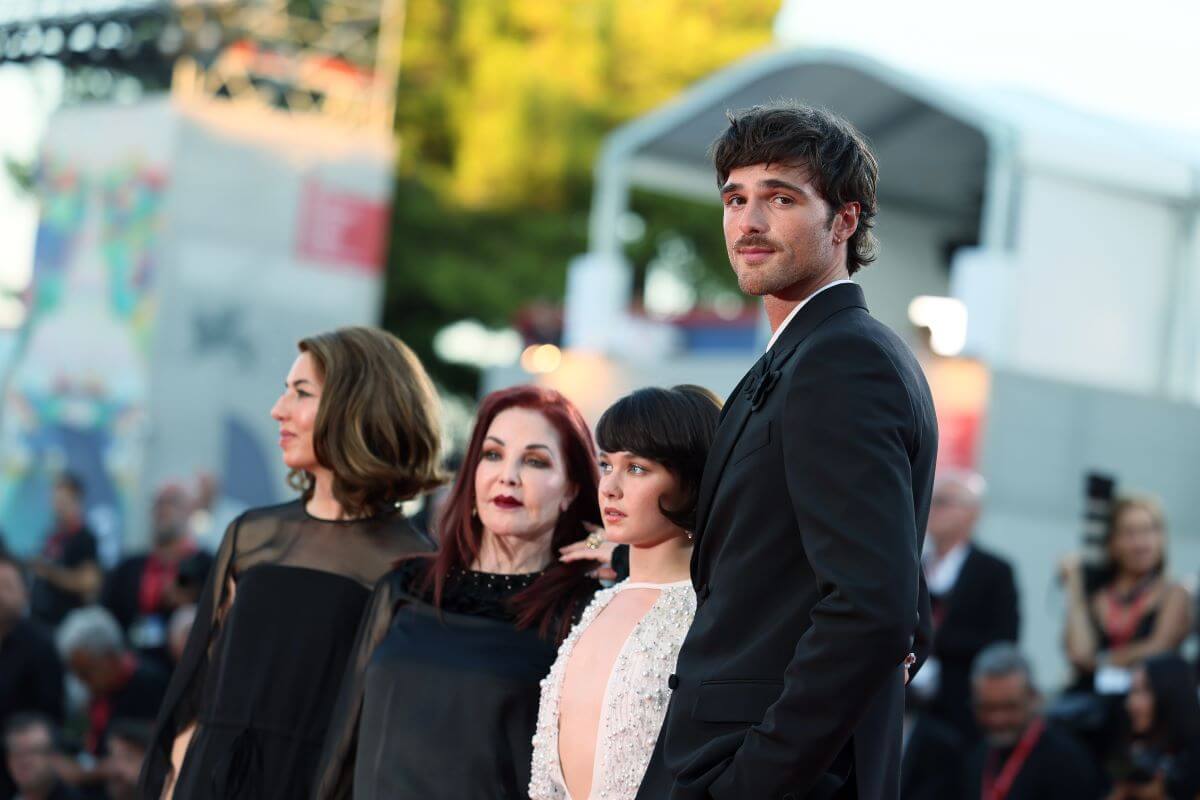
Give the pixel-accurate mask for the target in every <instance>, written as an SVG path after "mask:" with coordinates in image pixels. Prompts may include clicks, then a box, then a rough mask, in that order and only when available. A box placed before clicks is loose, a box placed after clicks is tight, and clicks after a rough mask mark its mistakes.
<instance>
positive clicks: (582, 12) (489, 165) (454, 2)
mask: <svg viewBox="0 0 1200 800" xmlns="http://www.w3.org/2000/svg"><path fill="white" fill-rule="evenodd" d="M778 7H779V0H710V2H696V0H507V1H505V0H408V2H407V8H406V25H405V28H406V31H405V40H404V49H403V61H402V67H401V75H400V83H399V88H398V97H397V134H398V138H399V142H400V157H399V164H398V175H397V182H396V194H395V205H394V220H393V223H394V228H393V241H392V246H391V253H390V263H389V270H388V291H387V302H386V307H385V314H384V321H385V324H386V325H387V326H388V327H389V328H391V329H392V330H394V331H396V332H397V333H398V334H399V335H400V336H402V337H404V338H405V339H406V340H407V341H408V342H409V343H410V344H411V345H412V346H413V347H414V348H416V349H417V351H418V352H419V353H420V354H421V356H422V357H423V358H424V359H426V363H427V364H428V365H429V366H430V368H431V369H432V370H433V371H434V373H435V374H436V375H437V376H438V377H439V378H440V379H441V380H442V381H443V382H444V383H445V384H446V385H447V386H448V387H449V388H451V389H454V390H458V391H465V392H471V391H473V389H474V376H473V374H472V373H471V372H470V371H467V370H461V369H456V368H453V367H452V366H450V365H446V364H442V363H440V362H439V361H438V360H437V358H436V357H435V355H434V353H433V349H432V342H433V337H434V334H435V333H436V332H437V331H438V330H439V329H440V328H442V327H443V326H445V325H446V324H448V323H450V322H453V321H455V320H458V319H463V318H466V317H471V318H475V319H478V320H480V321H481V322H483V323H485V324H488V325H493V326H499V325H504V324H507V323H508V322H510V320H511V319H512V317H513V315H514V313H515V312H516V311H518V310H519V309H520V308H521V307H523V306H525V305H527V304H530V303H534V302H538V301H542V302H552V303H558V302H560V301H561V298H562V294H563V289H564V283H565V276H566V266H567V263H568V261H569V259H570V258H571V257H572V256H574V255H576V254H579V253H582V252H583V251H584V250H585V249H586V246H587V241H586V234H587V213H588V206H589V203H590V196H591V195H590V193H591V172H592V162H593V159H594V158H595V155H596V152H597V149H598V147H599V145H600V143H601V140H602V138H603V136H604V135H605V133H607V132H608V131H609V130H611V129H612V128H613V127H615V126H616V125H619V124H620V123H622V122H624V121H626V120H628V119H630V118H632V117H635V116H637V115H639V114H641V113H644V112H646V111H647V110H649V109H651V108H654V107H655V106H657V105H659V104H660V103H662V102H664V101H666V100H668V99H669V98H671V97H672V96H674V95H675V94H677V93H678V92H679V91H680V90H682V89H683V88H685V87H686V86H687V85H688V84H690V83H692V82H694V81H696V80H698V79H700V78H702V77H704V76H706V75H708V74H709V73H711V72H713V71H715V70H717V69H720V68H721V67H723V66H725V65H726V64H728V63H730V62H731V61H734V60H736V59H738V58H740V57H742V56H744V55H746V54H748V53H749V52H751V51H753V50H755V49H758V48H760V47H762V46H764V45H765V44H766V43H768V41H769V40H770V26H771V22H772V20H773V18H774V16H775V13H776V12H777V10H778ZM634 210H635V211H636V212H637V213H639V214H640V215H641V216H642V217H643V219H644V220H645V222H646V232H645V234H644V235H643V236H642V237H641V239H640V240H639V241H638V242H635V243H632V244H631V245H630V248H629V256H630V259H631V260H632V261H633V262H634V264H635V267H637V268H638V269H639V270H641V269H644V268H645V264H646V263H647V261H648V260H649V259H650V258H652V257H653V256H654V253H655V249H656V246H657V245H656V243H658V242H660V241H661V240H662V238H663V237H668V236H670V237H682V238H683V239H685V240H687V241H688V242H689V243H690V246H691V248H692V250H693V251H694V252H695V253H696V254H697V256H696V257H697V262H698V264H699V265H700V268H701V269H703V268H706V267H705V266H704V265H708V266H707V268H708V269H710V270H712V271H713V272H714V274H713V276H712V280H713V281H716V282H720V281H722V280H728V278H727V275H726V274H727V272H728V267H727V264H726V262H725V257H724V249H723V244H722V242H721V235H720V230H719V225H718V222H717V220H718V212H717V210H716V207H715V206H706V205H699V204H692V203H684V202H679V201H676V200H670V201H667V200H665V199H664V198H660V197H652V196H649V195H638V196H637V197H636V198H635V202H634Z"/></svg>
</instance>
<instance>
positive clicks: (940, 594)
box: [912, 470, 1021, 743]
mask: <svg viewBox="0 0 1200 800" xmlns="http://www.w3.org/2000/svg"><path fill="white" fill-rule="evenodd" d="M984 491H985V485H984V481H983V478H982V477H980V476H979V475H976V474H975V473H972V472H967V471H963V470H939V472H938V476H937V479H936V480H935V482H934V486H933V499H932V501H931V504H930V509H929V525H928V540H927V546H926V548H925V552H924V554H923V558H922V561H923V564H924V568H925V579H926V581H927V582H928V585H929V594H930V599H931V602H932V604H933V624H934V636H933V653H932V655H931V656H930V658H929V662H928V663H927V664H926V665H925V666H924V668H923V669H922V671H921V674H920V676H918V677H917V679H916V680H915V681H914V682H913V686H912V688H913V690H914V691H915V692H917V693H918V694H920V695H922V696H923V697H925V698H927V710H928V711H929V713H930V714H932V715H933V716H935V717H937V718H938V719H940V720H942V721H943V722H945V723H946V724H947V725H950V726H951V727H953V728H954V729H955V730H956V731H958V732H959V734H960V735H961V736H962V737H963V738H964V739H965V740H967V741H968V742H971V743H973V742H975V741H977V740H978V738H979V729H978V728H977V727H976V724H975V715H974V713H973V711H972V708H971V664H972V662H974V661H975V657H976V656H977V655H979V653H980V651H982V650H983V649H984V648H985V647H987V646H988V645H989V644H992V643H993V642H1002V641H1003V642H1015V641H1017V633H1018V629H1019V628H1020V622H1021V618H1020V611H1019V610H1018V604H1017V584H1016V580H1015V579H1014V578H1013V570H1012V567H1011V566H1009V564H1008V562H1007V561H1004V560H1003V559H1001V558H998V557H997V556H995V555H992V554H991V553H989V552H988V551H987V550H984V549H983V548H981V547H979V546H978V545H975V544H973V543H972V541H971V537H972V535H973V534H974V532H975V525H976V523H977V522H978V521H979V512H980V510H981V507H982V504H983V497H984Z"/></svg>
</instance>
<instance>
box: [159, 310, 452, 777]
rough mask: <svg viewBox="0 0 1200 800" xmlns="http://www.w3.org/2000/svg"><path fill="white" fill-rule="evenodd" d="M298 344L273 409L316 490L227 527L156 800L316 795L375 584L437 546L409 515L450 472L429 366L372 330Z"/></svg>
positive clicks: (172, 700)
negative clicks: (398, 564)
mask: <svg viewBox="0 0 1200 800" xmlns="http://www.w3.org/2000/svg"><path fill="white" fill-rule="evenodd" d="M299 349H300V354H299V355H298V356H297V357H296V360H295V362H294V363H293V365H292V368H291V370H290V372H289V373H288V376H287V379H286V381H285V387H284V392H283V394H282V395H281V396H280V398H279V400H278V401H277V402H276V403H275V406H274V408H272V410H271V416H272V418H273V419H275V420H276V422H278V424H279V446H280V449H281V450H282V456H283V462H284V464H285V465H287V466H288V467H289V468H290V469H291V477H290V479H289V482H290V483H292V484H293V486H294V487H295V488H297V489H299V490H300V491H301V497H299V498H298V499H296V500H293V501H292V502H289V503H284V504H283V505H278V506H272V507H269V508H258V509H252V510H250V511H247V512H246V513H244V514H242V515H241V516H240V517H239V518H238V519H236V520H235V521H234V522H233V523H232V524H231V525H230V526H229V529H228V530H227V531H226V533H225V538H224V540H223V541H222V543H221V547H220V549H219V551H218V554H217V559H216V563H215V565H214V568H213V569H212V571H211V573H210V575H209V578H208V583H207V586H206V587H205V589H204V592H203V594H202V596H201V598H200V602H199V606H198V610H197V614H196V622H195V626H194V627H193V628H192V632H191V635H190V636H189V638H188V643H187V646H186V648H185V650H184V654H183V658H182V660H181V661H180V663H179V665H178V667H176V670H175V674H174V676H173V677H172V680H171V685H170V688H169V689H168V692H167V699H166V701H165V702H164V704H163V707H162V709H161V711H160V714H159V720H158V724H157V728H156V732H155V738H154V742H153V745H152V748H151V750H150V752H149V754H148V755H147V759H146V763H145V765H144V767H143V770H142V778H141V788H140V792H141V796H142V797H144V798H147V800H150V799H156V798H159V797H170V796H172V795H173V796H174V797H175V798H188V799H190V798H206V799H207V798H214V799H215V798H220V800H230V799H231V798H255V800H263V799H264V798H280V799H281V800H282V798H296V797H307V796H309V795H310V794H311V792H312V784H313V779H314V776H315V769H316V763H317V758H318V756H319V755H320V748H321V742H322V741H323V738H324V734H325V730H326V727H327V726H328V723H329V718H330V713H331V711H332V709H333V703H334V699H335V697H336V693H337V686H338V682H339V680H340V679H341V676H342V674H343V673H344V672H345V668H346V662H347V659H348V657H349V655H350V653H351V647H352V645H353V642H354V631H355V629H356V628H357V626H358V623H359V619H360V618H361V616H362V613H363V610H364V609H365V608H366V605H367V601H368V599H369V597H370V593H371V590H372V588H373V587H374V585H375V583H376V582H377V581H378V579H379V578H380V577H381V576H382V575H383V573H384V572H385V571H386V570H387V568H388V565H390V564H391V563H393V562H394V561H395V560H396V559H397V558H400V557H402V556H404V555H407V554H411V553H417V552H428V551H429V550H431V549H432V544H431V543H430V542H429V541H428V540H427V539H426V538H425V537H424V536H422V535H421V534H419V533H417V532H416V531H415V530H414V529H413V528H412V527H411V526H410V525H409V524H408V522H407V521H406V520H405V518H404V516H403V515H402V514H401V512H400V509H399V506H400V504H401V502H402V501H404V500H407V499H409V498H412V497H414V496H416V495H417V494H419V493H420V492H422V491H425V490H426V489H430V488H432V487H434V486H436V485H437V484H438V483H439V480H440V478H439V473H438V463H439V453H438V444H439V441H440V423H439V409H438V400H437V395H436V393H435V391H434V389H433V385H432V383H431V382H430V380H429V377H428V375H426V374H425V370H424V369H423V368H422V366H421V363H420V362H419V361H418V360H417V358H416V356H414V355H413V353H412V351H411V350H409V349H408V347H406V346H405V345H404V343H402V342H401V341H400V340H398V339H396V338H395V337H394V336H392V335H391V334H388V333H385V332H383V331H379V330H374V329H370V328H344V329H341V330H337V331H334V332H331V333H324V334H321V335H319V336H313V337H309V338H307V339H304V340H302V341H301V342H300V343H299Z"/></svg>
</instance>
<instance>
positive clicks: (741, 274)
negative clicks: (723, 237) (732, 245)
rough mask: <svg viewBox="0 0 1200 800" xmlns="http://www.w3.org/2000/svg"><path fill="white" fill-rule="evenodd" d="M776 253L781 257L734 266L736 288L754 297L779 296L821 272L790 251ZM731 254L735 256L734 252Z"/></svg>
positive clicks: (818, 268) (815, 266)
mask: <svg viewBox="0 0 1200 800" xmlns="http://www.w3.org/2000/svg"><path fill="white" fill-rule="evenodd" d="M776 255H777V256H781V258H779V259H778V260H776V259H775V258H772V259H771V260H770V261H768V262H767V263H765V264H760V265H758V266H754V267H752V266H743V267H742V268H741V269H736V268H735V269H736V272H737V281H738V288H739V289H740V290H741V291H742V294H748V295H751V296H754V297H764V296H767V295H774V296H780V295H782V294H784V293H785V292H787V290H788V289H790V288H791V287H793V286H795V285H796V284H798V283H802V282H804V281H809V280H812V279H813V278H814V277H816V276H817V275H819V274H820V272H821V269H820V267H819V266H818V265H815V264H809V263H804V262H801V261H799V260H798V259H797V258H796V254H795V253H794V252H792V251H787V252H778V253H777V254H776ZM731 256H734V257H736V254H731ZM735 263H736V262H735Z"/></svg>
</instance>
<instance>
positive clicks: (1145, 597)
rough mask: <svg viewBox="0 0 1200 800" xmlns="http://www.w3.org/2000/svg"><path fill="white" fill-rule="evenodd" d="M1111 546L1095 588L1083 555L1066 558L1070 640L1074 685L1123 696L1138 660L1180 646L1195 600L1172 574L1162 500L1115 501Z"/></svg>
mask: <svg viewBox="0 0 1200 800" xmlns="http://www.w3.org/2000/svg"><path fill="white" fill-rule="evenodd" d="M1105 553H1106V557H1107V560H1106V563H1105V565H1104V566H1103V568H1102V570H1101V574H1100V577H1099V580H1098V581H1097V587H1096V589H1095V590H1094V591H1091V592H1089V591H1087V586H1086V584H1085V579H1084V573H1083V567H1082V562H1081V561H1080V559H1078V558H1069V559H1067V560H1066V561H1064V562H1063V565H1062V573H1063V579H1064V581H1065V583H1066V587H1067V595H1068V597H1067V599H1068V604H1069V606H1068V610H1067V624H1066V631H1065V637H1064V639H1065V644H1066V652H1067V658H1068V660H1069V661H1070V662H1071V664H1072V665H1073V666H1074V667H1075V670H1076V675H1077V681H1076V685H1075V689H1076V690H1083V691H1089V690H1090V691H1095V692H1096V693H1098V694H1106V695H1123V694H1125V692H1127V691H1128V690H1129V685H1130V677H1131V671H1132V669H1133V668H1134V667H1136V666H1137V665H1138V664H1140V663H1141V662H1142V661H1143V660H1144V659H1146V658H1149V657H1150V656H1154V655H1158V654H1160V653H1169V652H1174V651H1176V650H1177V649H1178V648H1179V646H1180V644H1181V643H1182V642H1183V640H1184V639H1185V638H1186V637H1187V635H1188V631H1189V630H1190V626H1191V604H1190V601H1189V597H1188V593H1187V590H1186V589H1184V587H1183V586H1182V585H1181V584H1180V583H1179V582H1178V581H1174V580H1172V579H1171V578H1170V576H1168V575H1167V571H1166V565H1167V530H1166V519H1165V517H1164V515H1163V512H1162V508H1161V507H1160V506H1159V505H1158V503H1157V502H1156V501H1154V500H1152V499H1150V498H1145V497H1126V498H1123V499H1121V500H1118V501H1117V502H1116V503H1115V504H1114V505H1113V509H1112V515H1111V517H1110V520H1109V525H1108V529H1107V531H1106V533H1105Z"/></svg>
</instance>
